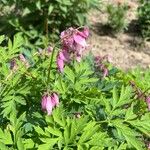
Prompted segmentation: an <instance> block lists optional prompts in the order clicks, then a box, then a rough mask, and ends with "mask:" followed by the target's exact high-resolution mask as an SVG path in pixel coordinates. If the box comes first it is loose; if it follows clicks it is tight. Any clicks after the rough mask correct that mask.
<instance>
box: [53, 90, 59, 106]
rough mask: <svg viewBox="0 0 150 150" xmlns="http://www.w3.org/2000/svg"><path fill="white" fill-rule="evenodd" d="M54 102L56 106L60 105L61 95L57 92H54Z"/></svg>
mask: <svg viewBox="0 0 150 150" xmlns="http://www.w3.org/2000/svg"><path fill="white" fill-rule="evenodd" d="M51 98H52V102H53V105H54V106H58V105H59V97H58V95H57V94H56V93H53V94H52V96H51Z"/></svg>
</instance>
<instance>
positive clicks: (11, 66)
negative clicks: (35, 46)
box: [10, 59, 18, 71]
mask: <svg viewBox="0 0 150 150" xmlns="http://www.w3.org/2000/svg"><path fill="white" fill-rule="evenodd" d="M17 68H18V67H17V63H16V60H15V59H13V60H11V61H10V69H11V70H13V71H15V70H17Z"/></svg>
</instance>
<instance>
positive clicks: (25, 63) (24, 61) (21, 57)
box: [19, 54, 30, 68]
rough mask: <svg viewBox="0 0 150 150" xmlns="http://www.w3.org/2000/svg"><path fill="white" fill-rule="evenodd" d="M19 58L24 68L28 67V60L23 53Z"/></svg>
mask: <svg viewBox="0 0 150 150" xmlns="http://www.w3.org/2000/svg"><path fill="white" fill-rule="evenodd" d="M19 60H20V61H21V62H22V63H23V64H24V65H25V66H26V68H28V67H29V66H30V65H29V62H28V61H27V60H26V58H25V57H24V55H23V54H20V55H19Z"/></svg>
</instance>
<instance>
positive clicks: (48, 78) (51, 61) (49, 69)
mask: <svg viewBox="0 0 150 150" xmlns="http://www.w3.org/2000/svg"><path fill="white" fill-rule="evenodd" d="M55 47H56V46H54V48H53V50H52V55H51V60H50V64H49V68H48V75H47V86H48V84H49V81H50V73H51V67H52V63H53V57H54V53H55Z"/></svg>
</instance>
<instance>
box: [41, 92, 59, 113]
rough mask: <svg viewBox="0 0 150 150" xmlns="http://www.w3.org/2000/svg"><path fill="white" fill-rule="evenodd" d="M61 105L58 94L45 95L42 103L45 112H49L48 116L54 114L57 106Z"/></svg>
mask: <svg viewBox="0 0 150 150" xmlns="http://www.w3.org/2000/svg"><path fill="white" fill-rule="evenodd" d="M58 105H59V97H58V95H57V94H56V93H52V95H48V94H46V95H44V96H43V97H42V101H41V107H42V110H43V111H44V112H47V114H48V115H51V114H52V110H53V108H54V107H55V106H58Z"/></svg>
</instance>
